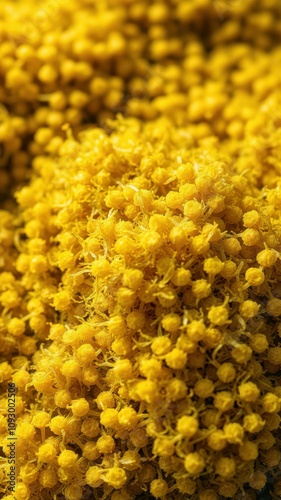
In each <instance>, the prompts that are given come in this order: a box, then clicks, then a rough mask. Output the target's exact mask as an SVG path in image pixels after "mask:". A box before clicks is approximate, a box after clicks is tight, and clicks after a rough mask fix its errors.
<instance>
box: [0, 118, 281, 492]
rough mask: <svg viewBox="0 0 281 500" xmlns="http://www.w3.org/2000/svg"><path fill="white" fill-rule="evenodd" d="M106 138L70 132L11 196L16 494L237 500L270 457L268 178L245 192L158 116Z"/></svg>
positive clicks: (275, 250) (9, 312)
mask: <svg viewBox="0 0 281 500" xmlns="http://www.w3.org/2000/svg"><path fill="white" fill-rule="evenodd" d="M110 125H111V134H107V133H106V132H105V131H103V130H102V129H99V128H97V129H93V130H89V131H85V132H83V133H81V134H80V139H79V141H75V140H74V139H73V137H72V136H71V134H70V133H69V137H68V139H67V140H66V141H65V142H64V143H63V144H62V147H61V148H60V154H59V157H58V158H57V159H56V160H50V159H48V158H46V157H43V156H42V157H37V159H36V170H37V173H36V174H34V176H33V178H32V180H31V182H30V184H29V185H28V186H26V187H24V188H22V189H21V190H19V191H18V192H17V193H16V198H17V200H18V203H19V207H20V216H19V220H18V221H15V222H14V224H15V225H16V224H17V225H18V226H19V229H17V228H16V231H20V233H19V237H18V238H19V241H18V246H19V247H20V252H19V255H18V257H17V259H16V260H15V263H14V265H15V269H16V272H15V273H12V272H8V271H6V272H3V273H2V274H1V275H0V285H1V295H0V302H1V305H2V307H3V320H2V321H3V326H2V336H3V340H2V344H3V347H2V349H5V352H6V353H7V356H8V357H11V356H13V354H14V353H15V352H17V353H18V355H16V356H15V357H12V365H10V364H8V363H7V362H4V363H2V365H1V373H2V374H3V375H2V378H3V380H9V379H11V378H12V379H13V381H14V382H15V383H16V385H17V388H18V400H19V401H18V424H17V449H18V467H19V476H18V477H19V483H18V487H19V488H25V489H24V491H25V495H27V496H25V497H24V498H29V495H31V494H33V493H36V494H37V495H39V497H40V495H41V497H42V498H46V495H47V493H46V492H47V491H49V489H51V491H52V492H61V493H63V495H64V498H65V499H66V500H79V499H82V498H83V491H84V494H85V492H87V491H88V488H93V489H94V491H95V492H97V493H96V494H97V495H98V497H99V498H102V495H105V496H104V498H112V500H117V499H119V498H128V499H130V498H135V496H136V495H138V494H140V493H141V492H142V491H143V490H146V489H147V488H150V492H151V494H152V495H153V496H154V497H155V498H166V495H167V494H168V495H169V498H181V497H182V498H183V497H184V495H186V494H188V495H191V496H193V495H194V498H197V496H196V495H199V497H198V498H200V500H201V499H205V498H208V499H209V498H210V499H216V498H219V497H218V495H220V496H222V497H224V498H229V497H230V498H232V497H235V495H236V494H238V497H237V498H239V495H241V488H243V485H244V483H246V482H247V481H248V480H249V478H250V485H251V487H252V488H254V489H257V490H259V489H261V488H262V487H263V485H264V484H265V482H266V471H267V470H268V469H270V470H271V469H272V468H274V467H276V466H278V464H279V463H280V459H281V454H280V450H279V445H280V442H279V441H280V437H279V438H278V432H277V430H278V429H279V426H280V417H279V415H278V413H279V412H280V409H281V391H280V387H279V386H278V385H279V384H280V377H278V370H279V367H280V364H281V348H280V347H279V344H278V330H279V329H280V328H279V327H278V323H277V321H278V316H280V315H281V310H280V305H281V300H280V299H279V298H278V297H279V296H280V287H279V284H278V283H279V281H280V253H279V252H280V250H281V245H280V230H281V228H280V217H281V213H280V208H279V207H278V206H277V207H276V206H275V207H274V210H272V213H271V216H270V217H269V216H268V211H269V209H271V208H272V207H273V206H274V205H272V204H271V203H270V202H269V200H271V199H277V197H278V191H279V189H280V185H281V183H280V180H278V181H277V182H276V185H275V186H274V187H272V188H271V189H269V188H267V187H266V188H262V189H260V188H258V187H255V186H254V185H253V184H252V183H251V182H250V180H249V179H248V178H247V176H246V175H245V176H244V177H243V176H241V175H239V174H237V173H236V169H235V166H233V165H231V156H230V155H229V153H228V152H227V148H223V146H222V147H221V148H219V147H218V146H217V145H216V144H214V143H213V139H212V138H209V139H208V138H206V139H205V140H204V143H203V145H201V146H197V147H195V146H194V145H193V144H192V140H191V138H190V136H189V134H188V133H187V130H186V128H185V127H179V128H175V127H174V125H173V124H172V123H171V122H170V121H169V120H168V119H167V118H161V119H158V120H156V121H154V122H153V123H147V124H144V123H142V122H141V121H139V120H138V119H135V118H134V119H133V118H131V119H123V118H121V117H120V118H119V119H118V120H117V121H115V122H111V123H110ZM187 212H188V214H187ZM234 216H235V221H233V217H234ZM229 219H230V221H229ZM9 222H10V219H9V217H8V214H7V223H6V226H8V227H9ZM248 229H253V230H254V231H255V233H253V234H254V235H255V238H254V240H252V239H251V238H250V241H249V240H247V242H245V233H246V232H247V231H248ZM6 230H7V231H8V230H9V229H6ZM276 320H277V321H276ZM40 346H41V347H40ZM2 445H3V449H4V451H5V452H7V453H8V448H7V442H6V441H5V433H4V435H3V442H2ZM149 484H150V486H148V485H149ZM115 490H116V491H115ZM19 491H20V490H19ZM206 491H207V492H208V496H207V493H206ZM27 492H28V493H27ZM179 495H180V496H179ZM41 497H40V498H41ZM16 498H17V499H21V498H23V497H21V496H20V494H18V496H16Z"/></svg>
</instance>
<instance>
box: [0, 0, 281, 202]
mask: <svg viewBox="0 0 281 500" xmlns="http://www.w3.org/2000/svg"><path fill="white" fill-rule="evenodd" d="M280 30H281V27H280V5H279V2H278V0H245V1H243V2H242V1H240V0H153V1H150V0H91V1H89V0H45V1H44V2H43V3H42V4H41V3H40V2H37V0H25V1H24V0H17V2H16V8H15V3H14V1H13V0H3V6H2V9H1V13H0V58H1V68H0V75H1V77H0V101H1V107H0V143H2V144H3V146H2V147H3V151H2V153H3V154H1V159H0V191H1V192H5V191H6V189H7V186H8V185H9V183H11V181H12V182H13V184H16V185H18V184H21V183H22V182H23V181H24V180H26V178H28V177H29V170H28V167H29V164H30V162H31V159H32V158H33V157H35V156H37V155H41V154H43V153H47V154H49V155H51V156H52V155H56V154H57V152H58V150H59V148H60V146H61V144H62V142H63V140H64V132H63V130H62V126H63V125H64V124H65V123H66V122H67V123H69V124H70V125H71V127H72V128H73V130H74V132H77V131H79V130H80V129H81V126H82V124H83V123H84V124H91V123H92V122H93V121H94V122H97V123H98V124H100V125H102V126H105V127H106V119H107V118H109V117H111V118H113V117H114V116H115V114H116V112H121V113H122V114H124V113H125V114H127V115H129V116H135V117H139V118H141V119H143V120H145V121H147V120H153V119H155V118H156V117H158V116H159V115H163V114H164V115H166V116H169V117H170V118H171V119H172V120H173V121H174V122H175V123H176V124H182V123H184V122H186V121H188V123H189V130H190V132H191V133H192V134H193V135H194V136H195V137H196V138H202V137H205V136H206V135H210V134H214V135H216V136H217V137H218V138H220V139H226V138H229V139H231V141H233V142H234V143H236V141H240V139H241V138H243V137H249V136H250V137H253V136H256V135H259V134H260V132H261V130H263V129H264V128H265V127H266V128H267V130H268V131H269V132H270V133H271V132H272V129H274V128H275V125H276V124H278V123H279V122H280V118H281V117H280V112H279V111H278V109H279V108H280V100H281V96H280V88H279V81H280V77H279V67H280V64H281V51H280V47H278V45H277V44H276V39H277V38H278V36H279V34H280ZM257 33H258V36H257ZM257 111H259V114H258V116H257ZM264 147H266V146H265V145H264ZM264 147H263V148H262V149H264ZM261 154H262V153H261ZM268 166H269V171H268V172H267V177H268V176H269V177H270V175H271V172H272V167H273V168H274V167H276V165H273V166H272V165H271V160H270V159H269V165H268ZM1 167H4V168H1ZM5 167H8V168H5ZM247 167H249V163H247ZM244 169H245V165H243V166H242V170H244ZM255 175H256V176H258V175H260V172H259V171H258V170H257V171H256V174H255Z"/></svg>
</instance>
